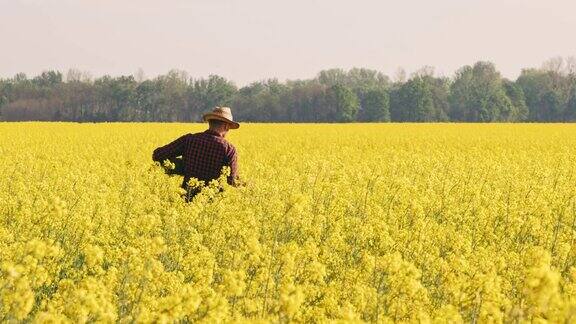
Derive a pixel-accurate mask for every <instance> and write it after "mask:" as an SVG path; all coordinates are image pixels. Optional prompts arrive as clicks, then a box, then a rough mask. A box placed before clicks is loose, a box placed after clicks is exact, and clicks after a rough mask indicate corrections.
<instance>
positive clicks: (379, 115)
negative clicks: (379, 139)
mask: <svg viewBox="0 0 576 324" xmlns="http://www.w3.org/2000/svg"><path fill="white" fill-rule="evenodd" d="M360 107H361V108H360V109H361V110H360V111H359V118H358V119H359V120H360V121H369V122H388V121H390V98H389V96H388V92H387V91H386V90H384V89H381V88H380V89H378V88H376V89H371V90H368V91H366V92H365V93H363V96H362V98H361V99H360Z"/></svg>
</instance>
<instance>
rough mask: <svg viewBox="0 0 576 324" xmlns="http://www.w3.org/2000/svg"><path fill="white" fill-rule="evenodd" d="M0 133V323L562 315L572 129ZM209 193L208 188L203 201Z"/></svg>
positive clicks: (573, 220) (572, 203)
mask: <svg viewBox="0 0 576 324" xmlns="http://www.w3.org/2000/svg"><path fill="white" fill-rule="evenodd" d="M205 127H206V125H205V124H204V125H202V124H72V123H0V322H20V321H29V322H49V321H52V322H95V321H96V322H114V321H117V322H123V323H128V322H134V321H135V322H174V321H180V322H218V321H220V322H229V321H242V320H259V321H261V322H292V321H296V322H308V321H318V322H322V321H327V320H328V321H329V320H344V321H357V322H384V323H385V322H423V323H426V322H434V323H436V322H437V323H445V322H453V323H459V322H479V323H490V322H494V323H498V322H530V321H539V322H540V321H541V322H544V321H549V322H555V323H557V322H565V323H569V322H575V321H576V125H562V124H557V125H543V124H532V125H531V124H517V125H513V124H496V125H486V124H367V125H360V124H349V125H314V124H309V125H302V124H300V125H288V124H266V125H263V124H244V125H242V127H241V128H240V129H239V130H237V131H231V132H230V133H229V134H228V137H227V138H228V139H229V140H230V141H231V142H232V143H233V144H234V145H235V146H236V148H237V149H238V152H239V163H240V164H239V165H240V175H241V177H242V178H243V179H244V180H246V181H247V182H248V185H247V186H246V187H244V188H239V189H236V188H227V189H226V190H225V191H224V192H223V193H222V194H219V195H216V196H214V195H215V194H214V191H215V190H210V189H207V190H205V191H204V192H203V193H202V194H201V195H200V196H198V197H197V198H196V199H195V200H194V201H193V202H192V203H189V204H187V203H184V202H183V201H182V199H181V197H180V194H181V193H180V189H179V184H180V181H181V178H179V177H178V176H168V175H167V174H165V172H164V170H163V169H162V167H160V166H158V165H154V164H153V162H152V160H151V155H152V150H153V149H154V148H156V147H158V146H161V145H164V144H166V143H168V142H169V141H171V140H173V139H175V138H176V137H178V136H180V135H182V134H185V133H188V132H198V131H202V130H203V129H204V128H205ZM212 196H214V197H212Z"/></svg>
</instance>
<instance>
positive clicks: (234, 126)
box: [202, 113, 240, 129]
mask: <svg viewBox="0 0 576 324" xmlns="http://www.w3.org/2000/svg"><path fill="white" fill-rule="evenodd" d="M202 118H203V119H204V121H205V122H207V121H209V120H210V119H217V120H221V121H223V122H227V123H228V124H230V128H231V129H238V128H240V124H238V123H237V122H235V121H232V120H230V119H228V118H226V117H222V116H220V115H216V114H213V113H207V114H205V115H204V116H202Z"/></svg>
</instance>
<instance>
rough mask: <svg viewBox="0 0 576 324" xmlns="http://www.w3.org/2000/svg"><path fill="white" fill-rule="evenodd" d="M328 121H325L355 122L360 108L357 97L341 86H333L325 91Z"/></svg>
mask: <svg viewBox="0 0 576 324" xmlns="http://www.w3.org/2000/svg"><path fill="white" fill-rule="evenodd" d="M326 99H327V100H326V104H327V109H328V111H329V113H328V119H327V120H326V121H338V122H351V121H354V120H356V115H357V114H358V109H359V108H360V105H359V102H358V97H357V96H356V94H354V92H352V90H350V89H348V88H347V87H345V86H342V85H338V84H337V85H333V86H331V87H330V88H328V89H327V91H326Z"/></svg>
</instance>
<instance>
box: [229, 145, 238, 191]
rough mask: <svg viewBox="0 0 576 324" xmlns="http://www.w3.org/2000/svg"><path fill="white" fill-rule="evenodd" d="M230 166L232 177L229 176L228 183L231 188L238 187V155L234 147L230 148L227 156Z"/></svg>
mask: <svg viewBox="0 0 576 324" xmlns="http://www.w3.org/2000/svg"><path fill="white" fill-rule="evenodd" d="M227 158H228V166H229V167H230V175H229V176H228V179H227V182H228V184H229V185H231V186H235V187H236V186H238V185H239V183H238V181H237V180H238V153H237V152H236V148H235V147H234V146H230V150H229V151H228V154H227Z"/></svg>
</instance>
